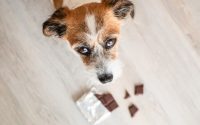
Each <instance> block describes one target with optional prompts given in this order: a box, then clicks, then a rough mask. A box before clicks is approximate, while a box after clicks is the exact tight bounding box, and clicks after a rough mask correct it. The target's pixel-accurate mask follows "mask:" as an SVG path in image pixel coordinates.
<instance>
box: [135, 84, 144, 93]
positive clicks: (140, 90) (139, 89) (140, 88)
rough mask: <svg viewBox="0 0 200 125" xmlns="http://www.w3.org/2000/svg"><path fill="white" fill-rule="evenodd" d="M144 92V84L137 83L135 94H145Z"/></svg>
mask: <svg viewBox="0 0 200 125" xmlns="http://www.w3.org/2000/svg"><path fill="white" fill-rule="evenodd" d="M143 92H144V85H143V84H137V85H135V95H140V94H143Z"/></svg>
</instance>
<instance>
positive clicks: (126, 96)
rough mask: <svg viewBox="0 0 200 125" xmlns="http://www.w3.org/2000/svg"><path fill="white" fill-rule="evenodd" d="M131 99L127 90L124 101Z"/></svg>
mask: <svg viewBox="0 0 200 125" xmlns="http://www.w3.org/2000/svg"><path fill="white" fill-rule="evenodd" d="M129 97H130V94H129V93H128V91H127V90H126V91H125V96H124V99H127V98H129Z"/></svg>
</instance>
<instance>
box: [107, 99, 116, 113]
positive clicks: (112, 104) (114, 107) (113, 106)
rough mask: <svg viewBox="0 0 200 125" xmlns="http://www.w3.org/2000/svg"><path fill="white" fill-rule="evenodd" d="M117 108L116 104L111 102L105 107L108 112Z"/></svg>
mask: <svg viewBox="0 0 200 125" xmlns="http://www.w3.org/2000/svg"><path fill="white" fill-rule="evenodd" d="M117 107H118V104H117V103H116V102H115V101H113V102H111V103H110V104H109V105H107V106H106V108H107V109H108V110H109V111H110V112H112V111H113V110H115V109H116V108H117Z"/></svg>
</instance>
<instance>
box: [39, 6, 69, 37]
mask: <svg viewBox="0 0 200 125" xmlns="http://www.w3.org/2000/svg"><path fill="white" fill-rule="evenodd" d="M68 13H69V9H68V8H67V7H64V8H60V9H58V10H56V11H55V12H54V13H53V15H51V17H50V18H49V19H48V20H46V21H45V22H44V23H43V33H44V35H45V36H53V35H54V36H58V37H62V36H63V35H65V34H66V32H67V24H66V18H67V14H68Z"/></svg>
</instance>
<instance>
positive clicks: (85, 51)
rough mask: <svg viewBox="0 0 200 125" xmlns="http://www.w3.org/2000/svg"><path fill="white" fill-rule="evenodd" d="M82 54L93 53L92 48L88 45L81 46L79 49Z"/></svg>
mask: <svg viewBox="0 0 200 125" xmlns="http://www.w3.org/2000/svg"><path fill="white" fill-rule="evenodd" d="M77 51H78V52H79V53H80V54H82V55H86V56H89V55H90V54H91V50H90V49H89V48H88V47H79V48H78V50H77Z"/></svg>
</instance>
